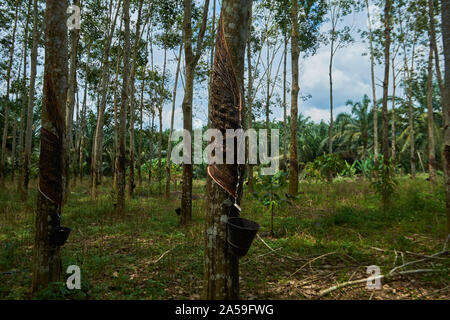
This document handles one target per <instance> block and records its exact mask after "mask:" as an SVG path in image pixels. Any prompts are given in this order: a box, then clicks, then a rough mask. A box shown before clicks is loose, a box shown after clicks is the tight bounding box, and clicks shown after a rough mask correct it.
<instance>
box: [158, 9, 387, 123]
mask: <svg viewBox="0 0 450 320" xmlns="http://www.w3.org/2000/svg"><path fill="white" fill-rule="evenodd" d="M371 9H372V10H371V11H372V12H376V10H375V8H374V7H372V8H371ZM345 24H348V25H353V32H352V34H353V37H354V39H355V42H354V43H352V44H351V45H349V46H348V47H345V48H342V49H341V50H339V51H338V52H337V54H336V55H335V59H334V68H333V83H334V90H333V95H334V109H335V111H334V116H335V117H336V115H338V114H339V113H342V112H351V107H348V106H346V102H347V101H348V100H353V101H361V100H362V98H363V96H364V94H367V95H369V96H370V97H372V82H371V72H370V56H369V55H365V56H363V53H366V54H367V53H368V43H363V41H362V39H361V38H360V35H359V34H358V32H357V30H358V29H364V30H366V29H367V12H366V11H363V12H360V13H356V14H352V15H351V16H349V17H347V18H346V19H345V21H343V22H342V24H341V25H342V26H343V25H345ZM329 27H330V23H328V22H325V23H324V24H323V25H322V27H321V32H326V31H327V30H328V29H329ZM288 50H290V49H289V48H288ZM280 53H281V50H280ZM155 54H156V55H157V56H155V63H157V64H159V63H162V62H163V60H162V52H156V53H155ZM264 55H265V52H264V53H263V57H264ZM281 58H282V54H279V57H278V58H277V59H278V60H275V62H274V69H275V68H276V67H277V66H278V63H279V61H280V60H279V59H281ZM329 58H330V47H329V46H326V45H324V44H322V45H321V47H320V48H319V49H318V50H317V52H316V54H315V55H313V56H310V57H301V59H300V64H299V71H300V95H299V97H301V96H310V98H309V99H308V100H306V101H303V99H301V98H299V113H301V114H303V115H304V116H306V117H310V119H311V120H312V121H314V122H316V123H319V122H320V121H322V120H323V121H325V122H326V123H329V121H330V111H329V108H330V93H329V75H328V68H329ZM275 66H276V67H275ZM175 67H176V65H175V63H172V66H171V67H170V69H171V73H172V75H174V74H175ZM274 72H275V71H274ZM281 72H282V67H281V71H280V77H281ZM375 73H376V75H375V76H376V79H378V80H377V97H378V98H381V95H382V87H381V82H382V80H380V79H383V77H384V66H376V68H375ZM287 78H288V86H290V83H291V61H290V52H288V68H287ZM275 91H277V92H278V94H279V96H280V97H281V96H282V87H281V85H280V86H277V88H276V89H275ZM207 96H208V92H207V90H206V88H205V87H204V86H201V85H199V86H196V88H195V90H194V119H193V124H194V127H201V126H203V125H205V124H206V122H207V116H206V110H207V103H208V100H207V99H206V97H207ZM182 101H183V87H182V85H181V84H179V86H178V95H177V99H176V110H175V129H181V128H182V126H183V116H182V110H181V104H182ZM287 102H288V115H289V113H290V112H289V108H290V94H289V93H288V96H287ZM171 108H172V105H171V103H167V104H166V105H165V106H164V113H163V127H164V128H168V127H170V117H171ZM272 112H273V114H272V117H275V119H277V120H282V119H283V110H282V108H281V106H274V107H273V110H272ZM260 120H262V119H260Z"/></svg>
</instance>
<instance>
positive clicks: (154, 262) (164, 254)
mask: <svg viewBox="0 0 450 320" xmlns="http://www.w3.org/2000/svg"><path fill="white" fill-rule="evenodd" d="M172 250H173V249H170V250H167V251H166V252H164V253H163V254H162V256H161V257H159V258H158V259H157V260H155V261H152V263H153V264H156V263H158V262H159V261H161V259H162V258H164V257H165V256H166V254H168V253H169V252H170V251H172Z"/></svg>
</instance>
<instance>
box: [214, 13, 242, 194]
mask: <svg viewBox="0 0 450 320" xmlns="http://www.w3.org/2000/svg"><path fill="white" fill-rule="evenodd" d="M242 109H243V108H242V96H241V91H240V88H239V83H238V80H237V77H236V73H235V71H234V68H233V63H232V60H231V55H230V52H229V50H228V45H227V41H226V38H225V32H224V26H223V17H221V19H220V21H219V27H218V32H217V39H216V50H215V57H214V67H213V70H212V80H211V115H210V121H211V128H213V129H216V130H220V131H221V133H222V137H223V141H222V143H221V144H220V142H218V141H217V142H218V143H219V144H218V145H219V147H218V148H217V151H219V152H222V154H223V158H224V159H226V148H225V145H226V144H225V140H226V130H227V129H234V130H235V129H241V128H242ZM217 142H216V143H217ZM234 147H235V152H234V154H235V155H236V154H237V153H236V148H237V146H236V145H235V146H234ZM241 169H242V168H240V165H238V164H237V163H236V162H235V163H234V164H211V165H209V166H208V175H209V176H210V177H211V179H212V180H213V181H214V182H215V183H217V184H218V185H219V186H220V187H222V188H223V189H224V190H225V191H227V192H228V193H229V194H230V195H231V196H233V197H234V198H237V197H238V184H239V181H240V177H239V175H240V172H242V170H241Z"/></svg>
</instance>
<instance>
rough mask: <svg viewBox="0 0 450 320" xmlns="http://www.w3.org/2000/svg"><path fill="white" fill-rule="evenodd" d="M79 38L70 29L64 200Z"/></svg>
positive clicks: (68, 177)
mask: <svg viewBox="0 0 450 320" xmlns="http://www.w3.org/2000/svg"><path fill="white" fill-rule="evenodd" d="M73 4H74V5H75V6H77V7H80V0H74V1H73ZM79 40H80V30H79V29H77V28H74V29H71V30H70V71H69V84H68V85H69V91H68V93H67V103H66V119H65V121H66V132H65V135H64V170H63V172H64V173H63V179H64V201H66V200H67V196H68V194H69V180H70V175H69V167H70V153H71V151H72V150H73V135H72V127H73V114H74V107H75V94H76V90H77V65H78V43H79Z"/></svg>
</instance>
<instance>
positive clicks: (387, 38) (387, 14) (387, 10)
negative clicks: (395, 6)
mask: <svg viewBox="0 0 450 320" xmlns="http://www.w3.org/2000/svg"><path fill="white" fill-rule="evenodd" d="M390 54H391V1H390V0H386V1H385V6H384V80H383V118H382V127H383V157H384V164H385V165H387V164H388V162H389V156H390V154H389V149H390V148H389V131H388V125H389V119H388V95H389V74H390V68H391V67H390V62H391V58H390Z"/></svg>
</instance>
